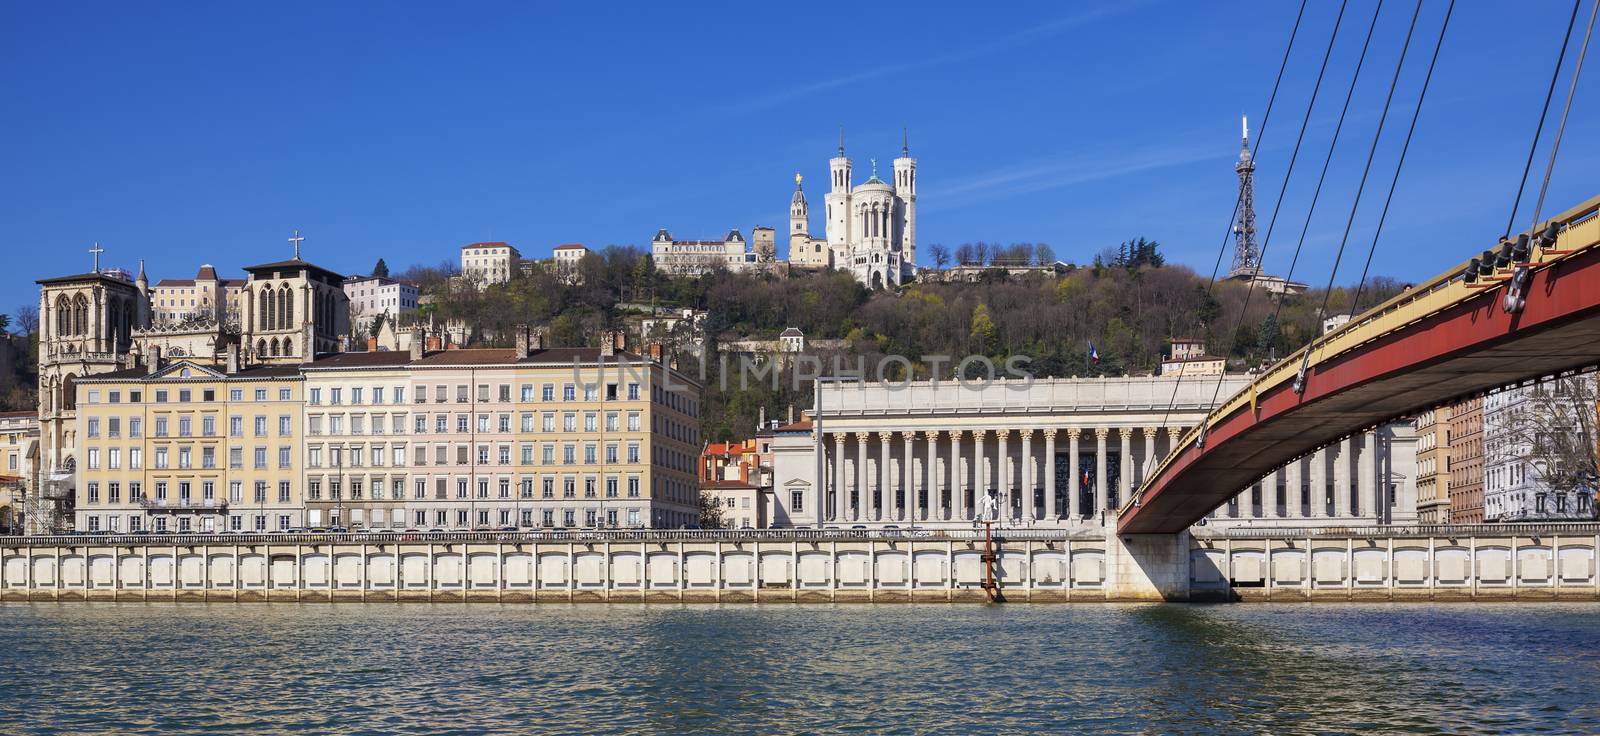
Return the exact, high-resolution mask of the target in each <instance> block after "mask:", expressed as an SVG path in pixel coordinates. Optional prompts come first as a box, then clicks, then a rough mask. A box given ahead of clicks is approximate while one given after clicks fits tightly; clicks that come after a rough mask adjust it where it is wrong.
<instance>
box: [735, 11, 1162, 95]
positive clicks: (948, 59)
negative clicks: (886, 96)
mask: <svg viewBox="0 0 1600 736" xmlns="http://www.w3.org/2000/svg"><path fill="white" fill-rule="evenodd" d="M1143 4H1144V3H1143V2H1138V3H1127V4H1123V5H1117V6H1111V5H1107V6H1101V7H1096V8H1094V9H1092V10H1088V11H1085V12H1082V13H1078V14H1076V15H1069V16H1064V17H1061V18H1056V19H1055V20H1051V21H1047V22H1045V23H1041V24H1039V25H1036V26H1033V27H1031V28H1028V29H1026V30H1023V31H1018V32H1016V33H1012V34H1008V35H1005V36H1001V37H999V38H997V39H995V40H993V41H989V42H987V43H980V44H976V45H973V46H968V47H966V48H963V49H958V50H956V51H952V52H950V53H947V54H940V55H937V56H929V57H925V58H922V59H917V60H914V61H905V62H899V63H895V64H885V65H883V66H880V67H875V68H872V69H867V70H865V71H861V72H856V73H854V74H847V75H844V76H842V77H835V78H833V79H824V80H820V81H817V82H812V83H809V84H802V85H799V86H797V87H791V88H789V89H786V90H783V91H780V92H775V93H773V94H769V95H758V96H756V97H751V98H749V99H746V100H742V101H739V102H736V103H733V104H731V105H728V106H726V107H724V108H722V109H721V110H720V111H719V114H741V113H752V112H758V111H761V110H768V109H772V108H774V107H778V106H781V105H784V104H786V103H789V102H792V101H794V100H797V99H801V98H804V97H810V96H812V95H815V94H818V93H821V92H827V91H828V90H832V89H838V88H840V87H847V86H849V85H852V84H859V83H861V82H866V81H870V80H874V79H881V78H883V77H889V76H894V75H897V74H904V73H906V72H910V71H915V70H917V69H926V68H928V67H934V66H941V65H944V64H954V63H957V62H962V61H970V60H972V59H976V58H980V57H984V56H990V55H992V54H997V53H1000V52H1002V51H1006V50H1009V49H1013V48H1016V47H1018V46H1024V45H1027V44H1030V43H1033V42H1035V41H1039V40H1041V39H1045V38H1049V37H1051V36H1056V35H1059V34H1061V33H1064V32H1066V31H1070V30H1072V29H1075V28H1079V27H1082V26H1085V25H1088V24H1090V23H1093V22H1095V21H1098V20H1100V19H1102V18H1106V17H1108V16H1112V15H1116V14H1118V13H1122V12H1126V11H1127V10H1129V9H1131V8H1134V7H1137V6H1139V5H1143Z"/></svg>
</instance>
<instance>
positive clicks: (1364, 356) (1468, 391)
mask: <svg viewBox="0 0 1600 736" xmlns="http://www.w3.org/2000/svg"><path fill="white" fill-rule="evenodd" d="M1597 364H1600V196H1597V197H1594V198H1592V199H1590V200H1589V201H1587V202H1585V203H1583V204H1582V205H1580V206H1578V207H1576V208H1573V209H1571V210H1568V211H1566V212H1563V213H1561V214H1559V215H1557V216H1555V217H1553V218H1551V219H1549V220H1548V221H1545V222H1543V223H1541V224H1540V225H1538V226H1537V227H1535V228H1533V229H1532V230H1530V231H1528V232H1526V233H1523V234H1521V235H1520V236H1516V237H1514V238H1513V239H1511V240H1509V241H1505V242H1502V243H1500V244H1499V245H1497V246H1496V247H1495V248H1494V249H1493V250H1491V251H1485V252H1484V254H1483V255H1482V256H1480V257H1477V258H1473V259H1472V260H1471V261H1469V262H1467V263H1464V264H1461V265H1458V266H1456V267H1454V268H1452V269H1450V270H1449V271H1446V272H1445V273H1443V274H1440V275H1439V276H1436V277H1434V278H1433V279H1430V280H1428V281H1427V282H1425V283H1422V284H1418V285H1417V286H1415V287H1412V288H1411V289H1408V290H1407V291H1405V292H1404V293H1402V294H1400V295H1399V296H1396V297H1394V298H1393V299H1390V300H1388V301H1386V302H1384V303H1382V304H1379V305H1378V306H1376V307H1373V308H1372V309H1371V310H1368V311H1367V312H1366V313H1364V314H1361V315H1359V316H1357V317H1356V318H1354V319H1352V320H1350V322H1349V323H1347V324H1346V325H1344V326H1343V327H1342V328H1340V329H1339V330H1337V331H1336V332H1332V333H1329V334H1328V335H1326V336H1323V337H1320V338H1318V339H1317V340H1316V341H1315V342H1313V343H1312V344H1310V345H1308V346H1307V347H1305V348H1303V349H1301V350H1299V351H1297V352H1295V353H1294V354H1293V355H1290V356H1289V357H1287V358H1285V359H1284V360H1283V361H1282V362H1280V363H1278V364H1276V365H1274V366H1272V367H1271V368H1269V369H1268V370H1266V371H1265V372H1264V373H1262V374H1261V376H1260V377H1259V378H1257V379H1256V380H1255V381H1254V382H1252V383H1251V384H1250V385H1249V386H1248V387H1247V388H1245V389H1244V390H1243V391H1241V392H1239V393H1238V394H1236V395H1234V396H1233V397H1231V398H1229V399H1228V400H1227V401H1224V402H1223V403H1221V404H1220V405H1218V406H1217V408H1216V409H1214V410H1213V411H1212V412H1211V414H1210V415H1208V416H1207V417H1206V419H1205V421H1204V422H1202V423H1200V424H1199V425H1197V426H1196V427H1195V428H1194V429H1191V430H1190V431H1189V432H1187V433H1186V434H1185V435H1184V436H1183V437H1181V438H1180V439H1179V441H1178V442H1177V443H1176V444H1175V445H1174V447H1173V449H1172V452H1171V453H1170V454H1168V455H1167V457H1166V458H1165V459H1163V460H1162V461H1161V464H1160V465H1159V466H1157V467H1156V468H1155V469H1154V470H1153V471H1152V472H1151V473H1150V474H1149V476H1148V477H1147V478H1146V480H1145V481H1144V483H1143V484H1142V485H1141V486H1140V487H1139V489H1138V491H1136V492H1135V493H1134V494H1132V496H1131V497H1130V498H1129V499H1128V501H1127V503H1125V504H1124V505H1123V506H1122V508H1121V509H1120V510H1119V514H1118V520H1117V529H1118V532H1119V533H1120V534H1172V533H1177V532H1180V531H1182V530H1184V529H1186V528H1188V527H1189V526H1190V525H1191V524H1193V523H1194V522H1196V521H1199V520H1200V519H1201V517H1204V516H1205V515H1206V514H1208V513H1210V512H1211V510H1212V509H1215V508H1217V507H1218V506H1220V505H1221V504H1223V503H1225V502H1226V501H1227V500H1228V498H1229V497H1231V496H1233V495H1235V494H1237V493H1238V492H1239V489H1240V488H1245V487H1247V486H1249V485H1250V484H1251V483H1254V482H1255V481H1257V480H1259V479H1260V478H1262V477H1263V476H1264V475H1266V474H1267V473H1269V472H1271V471H1272V470H1273V469H1275V468H1278V467H1280V466H1282V465H1284V464H1286V463H1288V462H1290V461H1291V460H1294V459H1295V458H1297V457H1300V456H1301V455H1304V454H1306V453H1308V452H1312V451H1314V450H1316V449H1317V448H1319V447H1322V446H1323V445H1326V444H1329V443H1330V442H1333V441H1335V440H1338V439H1340V438H1342V437H1345V436H1347V435H1351V434H1353V433H1356V432H1361V431H1364V430H1366V429H1369V428H1371V427H1374V426H1376V425H1378V424H1381V423H1383V422H1386V421H1389V420H1391V419H1394V418H1396V417H1403V416H1408V415H1412V414H1415V413H1417V412H1420V411H1423V410H1427V409H1430V408H1433V407H1438V406H1443V405H1446V404H1449V403H1453V402H1455V401H1457V400H1460V399H1463V398H1467V397H1470V396H1472V395H1474V394H1479V393H1482V392H1484V391H1488V390H1491V389H1495V388H1499V387H1503V386H1510V385H1515V384H1517V383H1520V382H1522V381H1526V380H1530V379H1536V378H1540V377H1544V376H1551V375H1557V374H1560V373H1562V372H1564V371H1570V370H1575V369H1581V368H1585V367H1590V366H1595V365H1597Z"/></svg>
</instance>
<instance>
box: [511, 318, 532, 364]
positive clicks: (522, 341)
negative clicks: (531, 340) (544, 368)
mask: <svg viewBox="0 0 1600 736" xmlns="http://www.w3.org/2000/svg"><path fill="white" fill-rule="evenodd" d="M511 329H512V330H513V331H514V332H516V333H517V359H518V360H521V359H523V358H526V357H528V337H529V335H528V326H527V325H514V326H512V328H511Z"/></svg>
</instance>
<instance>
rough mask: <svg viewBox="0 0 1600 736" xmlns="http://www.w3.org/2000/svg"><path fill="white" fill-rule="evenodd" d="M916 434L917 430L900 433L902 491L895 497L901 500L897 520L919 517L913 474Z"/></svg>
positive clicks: (895, 516)
mask: <svg viewBox="0 0 1600 736" xmlns="http://www.w3.org/2000/svg"><path fill="white" fill-rule="evenodd" d="M915 435H916V433H915V432H901V433H900V441H901V453H900V491H899V492H898V493H896V494H895V498H896V499H897V500H899V501H900V507H899V508H897V509H895V510H894V519H895V520H896V521H906V520H908V519H915V518H917V517H916V513H917V489H916V488H915V487H914V486H915V482H914V481H915V479H914V478H913V477H912V475H911V465H912V452H911V440H912V437H914V436H915Z"/></svg>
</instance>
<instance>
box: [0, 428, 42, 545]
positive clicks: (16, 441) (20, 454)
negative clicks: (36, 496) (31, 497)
mask: <svg viewBox="0 0 1600 736" xmlns="http://www.w3.org/2000/svg"><path fill="white" fill-rule="evenodd" d="M38 459H39V413H38V412H36V411H7V412H0V534H19V533H22V531H23V529H22V526H23V523H22V520H23V514H24V508H25V506H26V505H27V503H28V494H29V492H30V491H32V490H33V489H34V488H35V486H36V484H37V483H38V479H37V478H36V477H35V476H34V469H35V468H36V467H38V462H37V461H38Z"/></svg>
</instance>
